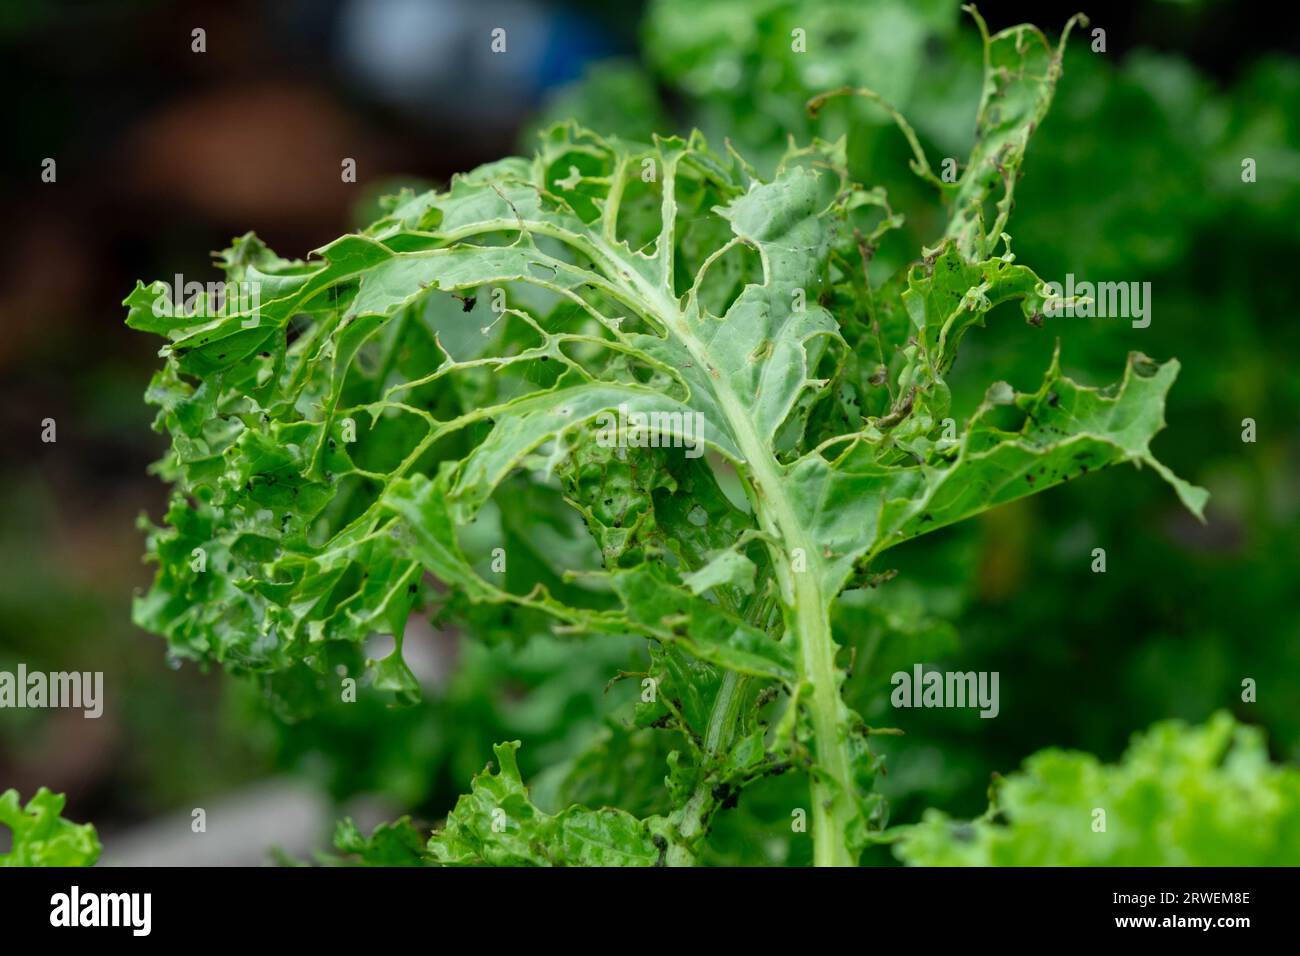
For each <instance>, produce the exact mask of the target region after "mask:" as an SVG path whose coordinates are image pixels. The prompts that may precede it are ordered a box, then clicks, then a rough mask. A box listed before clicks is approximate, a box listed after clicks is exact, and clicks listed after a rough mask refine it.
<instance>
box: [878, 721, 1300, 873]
mask: <svg viewBox="0 0 1300 956" xmlns="http://www.w3.org/2000/svg"><path fill="white" fill-rule="evenodd" d="M1098 811H1102V812H1104V817H1103V816H1101V815H1100V814H1099V813H1098ZM895 852H896V853H897V854H898V857H899V858H900V859H901V860H903V861H905V862H907V863H910V864H915V865H921V866H1045V865H1047V866H1290V865H1294V863H1295V861H1296V860H1297V859H1300V770H1296V769H1295V768H1294V767H1279V766H1277V765H1275V764H1272V763H1270V762H1269V759H1268V751H1267V748H1266V747H1265V743H1264V736H1263V734H1262V733H1261V732H1260V731H1259V730H1258V729H1257V728H1253V727H1246V726H1243V725H1241V724H1239V723H1237V722H1236V721H1235V720H1234V719H1233V718H1232V717H1231V716H1230V715H1229V714H1226V713H1219V714H1216V715H1215V716H1214V718H1213V719H1211V720H1210V721H1209V722H1208V723H1206V724H1204V725H1202V726H1199V727H1189V726H1187V725H1186V724H1183V723H1182V722H1180V721H1167V722H1165V723H1160V724H1157V725H1155V726H1154V727H1152V728H1151V729H1150V730H1149V731H1147V732H1146V733H1145V734H1140V735H1137V736H1136V737H1135V738H1134V740H1133V743H1132V745H1131V746H1130V747H1129V749H1128V751H1127V752H1126V753H1125V754H1124V757H1123V759H1122V760H1120V762H1119V763H1116V764H1103V763H1101V762H1100V761H1098V760H1097V759H1096V758H1095V757H1093V756H1091V755H1090V754H1084V753H1078V752H1073V751H1062V750H1044V751H1040V752H1039V753H1036V754H1034V755H1033V756H1032V757H1030V758H1029V759H1028V760H1026V761H1025V764H1024V768H1023V769H1022V770H1020V771H1019V772H1017V773H1013V774H1011V775H1010V776H1008V777H1006V778H1003V779H999V780H997V781H995V783H994V785H993V788H992V791H991V797H990V804H989V809H988V812H987V813H986V814H985V815H984V816H983V817H981V818H979V819H978V820H974V821H971V822H956V821H953V820H951V819H950V818H949V817H948V816H947V815H946V814H944V813H941V812H939V811H938V810H930V811H927V813H926V814H925V818H924V819H923V820H922V822H921V823H919V824H917V825H915V826H912V827H907V828H902V832H901V834H900V836H899V842H898V844H897V846H896V848H895Z"/></svg>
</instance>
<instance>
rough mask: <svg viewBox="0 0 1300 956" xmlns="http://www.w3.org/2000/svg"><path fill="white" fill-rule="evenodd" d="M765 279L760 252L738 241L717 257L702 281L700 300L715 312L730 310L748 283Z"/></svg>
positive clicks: (702, 304)
mask: <svg viewBox="0 0 1300 956" xmlns="http://www.w3.org/2000/svg"><path fill="white" fill-rule="evenodd" d="M762 281H763V265H762V260H761V259H760V258H759V255H758V253H757V252H756V251H755V250H753V249H751V248H750V247H749V246H747V245H741V244H737V245H736V246H733V247H732V248H731V249H728V250H727V252H726V254H724V255H723V256H721V257H720V258H718V259H715V260H714V261H713V263H712V264H711V265H710V266H709V269H708V271H707V272H706V273H705V274H704V280H703V281H702V282H701V283H700V304H701V306H703V307H704V308H705V309H707V310H708V311H709V312H710V313H712V314H713V315H716V316H723V315H726V314H727V310H728V309H730V308H731V306H732V303H734V302H735V301H736V299H737V298H739V297H740V293H741V292H742V291H743V290H744V288H745V286H746V285H747V284H749V283H751V282H754V283H761V282H762Z"/></svg>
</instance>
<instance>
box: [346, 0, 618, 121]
mask: <svg viewBox="0 0 1300 956" xmlns="http://www.w3.org/2000/svg"><path fill="white" fill-rule="evenodd" d="M498 31H504V33H502V32H498ZM337 36H338V41H337V43H338V46H337V54H338V56H339V59H340V60H341V61H342V65H343V67H344V68H345V69H346V70H347V71H348V72H349V73H351V74H352V76H353V77H354V78H355V79H356V80H357V81H358V82H359V83H360V84H361V85H362V86H363V87H364V88H365V89H368V90H369V91H370V92H372V93H373V94H374V95H375V96H376V97H378V98H379V99H381V100H384V101H385V102H388V103H390V104H392V105H394V106H396V107H398V108H400V109H403V110H404V111H407V112H409V113H411V114H413V115H415V116H416V117H418V118H420V119H421V120H423V121H425V122H427V123H429V124H431V125H445V124H455V125H457V126H459V127H466V126H468V127H476V128H489V129H500V128H506V127H512V126H514V125H515V124H517V123H518V122H519V121H520V120H521V119H522V118H523V117H524V116H526V115H527V114H528V113H529V112H530V111H531V110H532V109H533V108H534V107H535V106H536V104H537V103H538V102H539V101H540V100H541V99H542V98H543V96H544V95H545V94H546V92H547V91H548V90H550V89H552V88H554V87H556V86H560V85H562V84H564V83H566V82H569V81H571V80H573V79H575V78H577V77H578V76H579V75H581V73H582V71H583V68H584V66H586V64H588V63H590V62H592V61H593V60H599V59H602V58H605V57H608V56H610V55H611V54H613V53H615V52H617V49H618V47H617V44H616V43H615V42H614V40H613V38H612V37H610V36H609V35H608V34H607V33H606V32H605V31H604V30H603V29H602V28H601V26H600V25H599V24H597V23H596V22H594V21H592V20H590V19H588V18H586V17H583V16H581V15H580V14H577V13H574V12H572V11H569V10H564V9H557V8H553V7H552V6H550V5H548V4H540V3H529V2H524V0H478V2H475V3H472V4H471V3H464V2H457V0H346V2H344V4H343V5H342V7H341V8H340V9H339V22H338V33H337ZM502 47H504V49H502Z"/></svg>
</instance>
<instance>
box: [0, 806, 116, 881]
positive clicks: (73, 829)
mask: <svg viewBox="0 0 1300 956" xmlns="http://www.w3.org/2000/svg"><path fill="white" fill-rule="evenodd" d="M66 801H67V798H66V797H64V796H63V794H61V793H51V792H50V791H49V790H47V789H46V788H44V787H41V788H40V789H39V790H37V791H36V795H35V796H34V797H32V798H31V799H30V800H28V801H27V806H25V807H24V806H23V805H22V803H21V802H20V800H19V798H18V791H17V790H6V791H5V792H4V793H0V826H5V827H8V828H9V832H10V838H11V840H12V845H11V846H10V848H9V852H8V853H3V854H0V866H93V865H94V863H95V861H96V860H98V859H99V853H100V849H101V847H100V845H99V837H98V836H97V835H96V834H95V828H94V826H92V825H91V824H89V823H70V822H69V821H67V820H65V819H63V817H62V813H63V805H64V803H65V802H66Z"/></svg>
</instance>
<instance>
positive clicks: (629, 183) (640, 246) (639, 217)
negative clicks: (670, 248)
mask: <svg viewBox="0 0 1300 956" xmlns="http://www.w3.org/2000/svg"><path fill="white" fill-rule="evenodd" d="M626 175H627V177H628V178H627V180H626V181H625V183H624V186H623V198H622V201H621V203H620V204H619V210H618V222H617V223H616V228H615V234H616V235H617V236H618V238H619V239H620V240H622V241H624V242H626V243H627V244H628V248H630V249H632V250H633V251H634V252H636V251H643V252H645V253H647V254H650V253H652V252H653V251H654V250H653V249H651V248H650V247H651V245H652V244H653V243H654V242H655V240H656V239H658V238H659V230H660V229H662V228H663V187H662V185H661V184H660V183H659V182H658V181H656V182H650V183H647V182H643V181H642V178H641V171H640V169H639V168H638V167H636V166H632V167H629V168H628V170H627V172H626Z"/></svg>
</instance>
